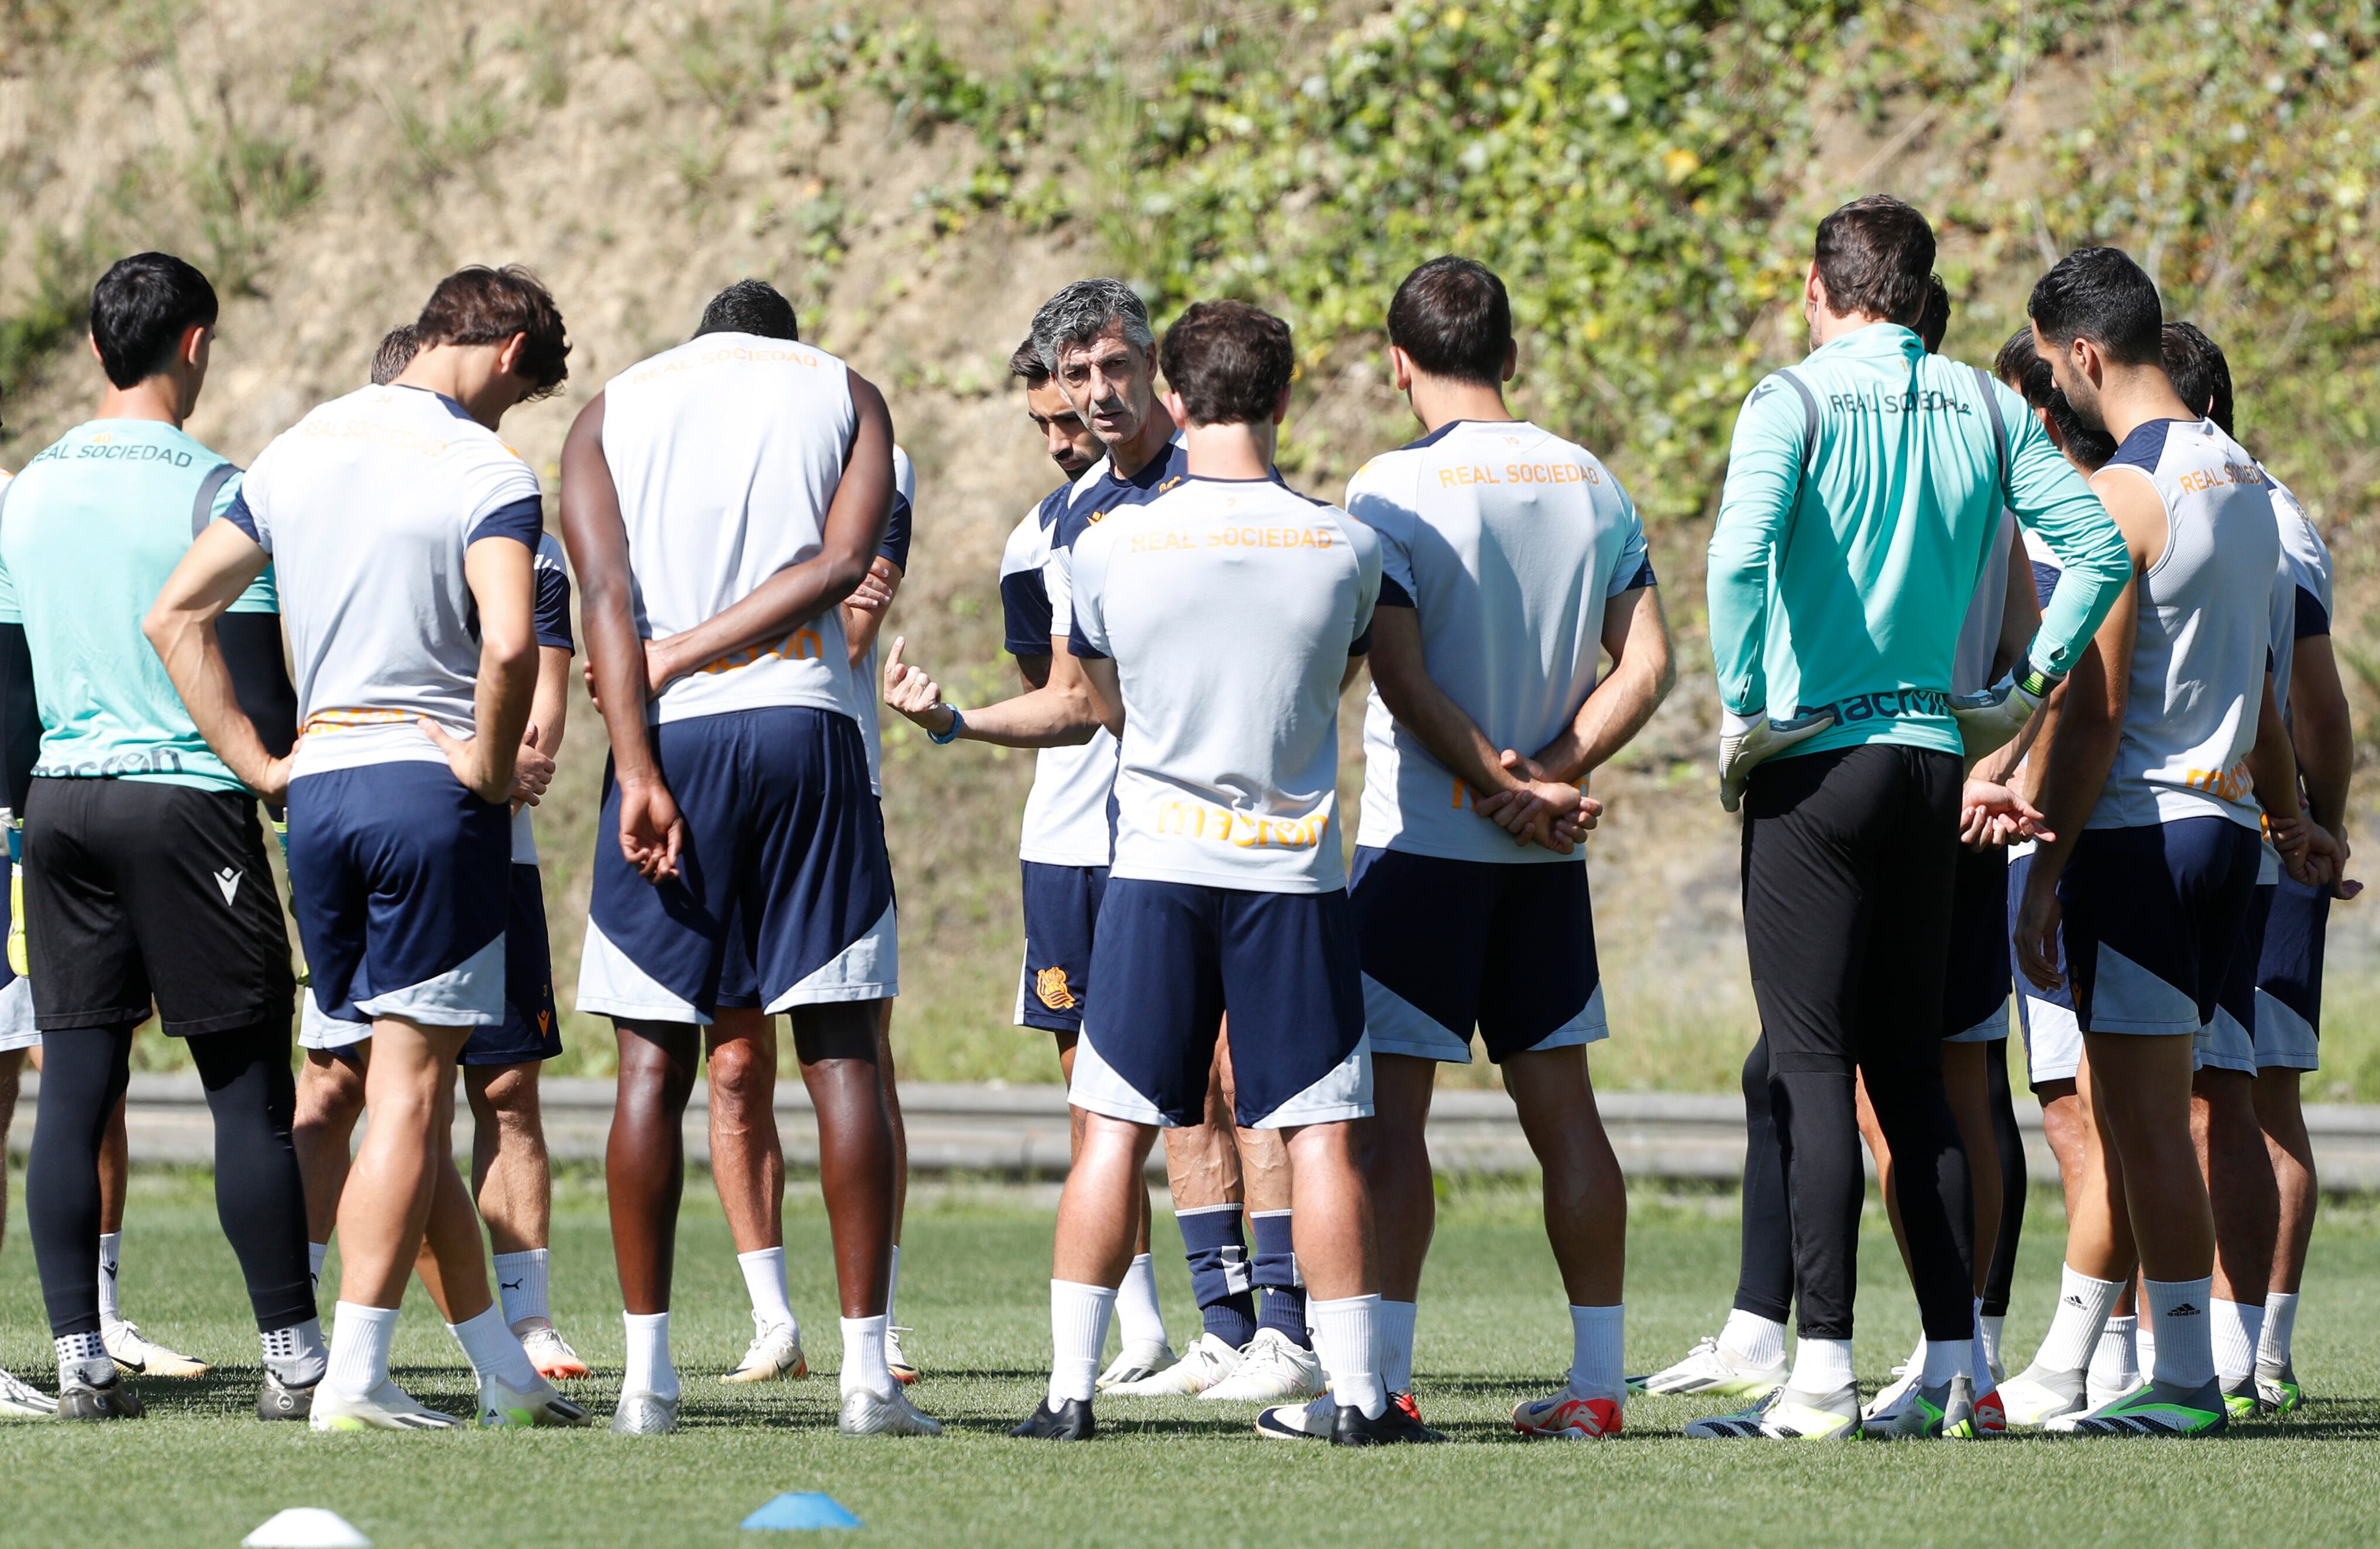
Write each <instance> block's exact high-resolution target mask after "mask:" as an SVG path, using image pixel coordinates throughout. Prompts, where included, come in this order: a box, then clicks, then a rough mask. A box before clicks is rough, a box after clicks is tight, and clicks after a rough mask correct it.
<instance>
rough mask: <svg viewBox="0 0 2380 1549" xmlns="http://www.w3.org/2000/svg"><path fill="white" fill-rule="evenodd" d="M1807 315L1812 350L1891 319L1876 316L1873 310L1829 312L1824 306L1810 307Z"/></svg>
mask: <svg viewBox="0 0 2380 1549" xmlns="http://www.w3.org/2000/svg"><path fill="white" fill-rule="evenodd" d="M1809 315H1810V348H1811V349H1812V350H1813V351H1816V350H1822V349H1824V348H1826V347H1827V346H1828V345H1831V344H1833V343H1834V342H1835V341H1836V340H1837V339H1844V338H1849V337H1850V336H1851V335H1852V334H1853V333H1858V332H1859V331H1860V330H1861V329H1863V328H1874V327H1876V326H1877V325H1878V324H1879V323H1889V322H1891V321H1892V320H1891V319H1890V318H1884V317H1878V316H1876V314H1875V313H1873V312H1830V311H1828V310H1827V309H1826V308H1824V307H1813V308H1811V309H1809Z"/></svg>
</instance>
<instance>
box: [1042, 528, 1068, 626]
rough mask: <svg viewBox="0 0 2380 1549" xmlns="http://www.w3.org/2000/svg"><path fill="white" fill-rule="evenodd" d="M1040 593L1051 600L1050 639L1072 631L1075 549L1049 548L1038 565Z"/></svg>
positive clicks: (1066, 547)
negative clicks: (1048, 553)
mask: <svg viewBox="0 0 2380 1549" xmlns="http://www.w3.org/2000/svg"><path fill="white" fill-rule="evenodd" d="M1041 589H1042V594H1043V595H1044V596H1046V597H1047V598H1048V599H1050V638H1051V639H1052V640H1055V639H1057V638H1058V637H1060V636H1061V635H1073V634H1074V632H1075V549H1074V545H1072V544H1068V545H1066V546H1065V547H1063V548H1060V547H1057V546H1054V545H1053V546H1052V547H1051V548H1050V557H1049V558H1048V559H1046V560H1044V561H1042V562H1041Z"/></svg>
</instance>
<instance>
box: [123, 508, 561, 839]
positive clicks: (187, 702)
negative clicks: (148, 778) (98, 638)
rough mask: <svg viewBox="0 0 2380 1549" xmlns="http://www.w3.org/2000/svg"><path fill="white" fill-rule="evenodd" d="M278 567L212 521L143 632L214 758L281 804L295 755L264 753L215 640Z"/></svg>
mask: <svg viewBox="0 0 2380 1549" xmlns="http://www.w3.org/2000/svg"><path fill="white" fill-rule="evenodd" d="M514 547H516V548H518V547H519V545H517V544H516V545H514ZM269 563H272V556H270V555H268V554H267V553H266V552H265V551H263V549H262V548H261V547H259V546H258V544H257V541H256V539H252V538H250V537H249V536H248V534H246V533H244V532H242V531H240V530H239V528H238V527H237V526H234V525H233V524H232V523H229V522H224V521H216V522H210V523H209V524H208V525H207V527H206V530H205V531H203V532H201V533H200V534H199V536H198V539H197V541H195V542H193V543H192V544H191V545H190V549H189V552H188V553H186V554H184V555H183V556H182V563H179V564H177V565H176V566H175V567H174V574H173V575H169V576H167V577H166V578H165V585H164V588H163V589H162V590H160V591H159V592H158V594H157V600H156V601H155V602H153V603H152V604H151V605H150V608H149V616H148V617H147V618H146V619H145V620H143V621H142V623H141V626H140V627H141V633H142V634H144V635H147V636H148V637H149V644H150V645H151V647H153V648H154V649H155V650H156V652H157V656H158V660H161V661H163V662H164V666H165V675H166V676H167V677H169V678H171V679H173V680H174V692H175V693H176V694H178V695H180V696H182V704H183V706H184V708H187V709H188V711H189V712H190V722H191V724H192V725H194V726H196V727H197V728H198V729H199V735H200V736H202V737H204V738H205V739H206V740H207V745H208V746H209V747H211V748H213V749H214V750H215V756H216V757H218V758H221V759H222V760H223V761H224V767H225V768H228V769H230V770H231V772H232V773H233V774H234V775H236V776H237V777H238V780H239V782H240V783H241V784H243V785H245V786H247V787H248V788H249V790H251V791H253V792H255V793H257V794H258V795H260V796H261V797H263V798H264V799H265V800H266V801H268V802H279V801H281V800H282V799H283V798H284V797H285V795H286V794H287V793H288V790H289V765H290V759H291V757H292V756H293V755H284V756H281V757H278V758H276V757H274V756H273V755H272V754H270V753H268V752H267V751H265V746H264V740H263V739H262V738H261V737H260V736H258V735H257V732H256V723H255V722H254V721H251V720H249V719H248V712H247V711H245V710H243V709H241V708H240V706H239V691H238V690H237V687H235V686H234V684H233V683H232V675H231V666H230V664H229V663H228V662H227V661H225V659H224V650H223V642H222V641H220V640H218V639H217V638H216V637H215V621H216V620H217V619H219V618H221V617H222V616H223V614H224V613H225V611H226V610H228V609H229V608H230V607H231V605H232V604H233V603H235V602H237V601H238V600H239V597H240V594H241V593H242V592H244V591H246V590H247V589H248V586H249V582H251V581H253V580H255V579H256V578H257V577H258V576H259V575H262V574H264V567H265V566H266V565H267V564H269ZM507 777H508V778H509V769H508V770H507Z"/></svg>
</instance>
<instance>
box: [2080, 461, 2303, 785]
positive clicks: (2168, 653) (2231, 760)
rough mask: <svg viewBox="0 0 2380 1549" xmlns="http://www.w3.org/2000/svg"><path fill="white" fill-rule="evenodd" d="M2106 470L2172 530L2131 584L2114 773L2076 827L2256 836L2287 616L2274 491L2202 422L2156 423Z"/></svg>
mask: <svg viewBox="0 0 2380 1549" xmlns="http://www.w3.org/2000/svg"><path fill="white" fill-rule="evenodd" d="M2107 467H2108V468H2112V469H2123V470H2127V471H2126V472H2125V474H2124V477H2126V478H2145V479H2146V480H2147V481H2148V483H2149V485H2150V487H2151V488H2152V489H2154V490H2155V491H2156V494H2157V498H2158V499H2159V500H2160V501H2162V502H2164V504H2165V510H2166V529H2167V530H2166V544H2165V552H2164V554H2163V555H2162V556H2160V557H2159V558H2158V560H2157V563H2155V565H2153V566H2151V567H2150V569H2149V571H2148V572H2147V574H2145V575H2143V576H2142V577H2141V578H2140V583H2139V585H2140V590H2141V602H2140V615H2141V617H2140V633H2139V637H2138V639H2137V640H2136V641H2135V642H2134V644H2133V647H2132V670H2131V688H2130V691H2129V695H2128V697H2127V699H2126V702H2125V706H2124V726H2123V735H2122V738H2121V740H2120V742H2119V744H2118V745H2117V749H2116V761H2115V766H2114V768H2112V769H2110V770H2109V772H2108V775H2107V785H2106V787H2105V788H2104V789H2103V790H2102V791H2101V793H2100V795H2099V803H2098V805H2097V806H2095V807H2094V808H2093V809H2092V812H2091V817H2090V820H2089V821H2088V822H2087V823H2086V824H2085V825H2084V827H2086V828H2092V829H2120V828H2140V827H2145V826H2147V825H2149V824H2153V823H2171V822H2178V821H2180V820H2181V819H2184V818H2189V817H2227V818H2228V819H2230V820H2231V821H2232V822H2234V823H2239V824H2240V825H2242V826H2244V827H2247V828H2251V829H2261V828H2262V827H2263V821H2262V819H2263V808H2262V807H2261V806H2259V805H2258V804H2257V802H2256V798H2255V796H2254V794H2253V792H2252V790H2251V789H2250V782H2249V778H2248V770H2247V764H2246V757H2247V754H2248V751H2249V749H2251V748H2253V746H2254V745H2255V743H2256V719H2257V715H2258V713H2259V711H2260V710H2261V709H2262V708H2263V705H2264V693H2265V672H2266V670H2267V668H2268V667H2269V666H2270V665H2271V663H2272V656H2273V640H2274V637H2275V635H2276V634H2277V633H2279V632H2282V631H2285V630H2286V629H2287V627H2288V617H2287V615H2288V611H2293V610H2294V606H2295V603H2296V592H2295V590H2294V588H2292V587H2289V586H2288V584H2287V583H2288V575H2287V572H2286V571H2284V570H2283V569H2282V567H2281V555H2280V541H2281V540H2280V528H2279V526H2278V524H2277V522H2276V520H2275V518H2274V514H2273V499H2272V487H2271V486H2270V485H2269V484H2268V483H2267V482H2266V481H2265V473H2264V470H2263V469H2262V468H2260V467H2259V466H2257V464H2256V460H2255V459H2254V458H2253V457H2251V456H2249V455H2248V454H2247V453H2246V452H2244V451H2242V450H2241V449H2240V443H2239V442H2235V441H2233V440H2232V439H2231V438H2230V437H2229V436H2227V435H2225V434H2224V433H2223V432H2222V431H2221V430H2218V429H2216V425H2215V422H2214V421H2213V420H2211V419H2199V420H2186V419H2157V420H2151V421H2150V422H2149V423H2147V424H2145V425H2143V426H2141V427H2139V428H2138V429H2136V430H2133V431H2132V433H2131V435H2129V436H2127V437H2125V438H2124V442H2123V444H2122V445H2121V446H2119V447H2118V448H2117V449H2116V455H2115V456H2114V457H2113V458H2112V459H2111V460H2109V462H2108V464H2107ZM2102 471H2105V470H2102Z"/></svg>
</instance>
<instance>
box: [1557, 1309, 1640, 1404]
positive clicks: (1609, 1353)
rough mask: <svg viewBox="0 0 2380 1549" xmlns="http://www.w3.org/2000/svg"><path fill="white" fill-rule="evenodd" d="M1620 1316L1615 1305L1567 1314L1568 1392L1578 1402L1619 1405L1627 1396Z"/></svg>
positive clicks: (1625, 1362) (1574, 1310)
mask: <svg viewBox="0 0 2380 1549" xmlns="http://www.w3.org/2000/svg"><path fill="white" fill-rule="evenodd" d="M1621 1329H1622V1319H1621V1306H1620V1305H1619V1304H1617V1303H1615V1304H1614V1305H1612V1306H1609V1307H1573V1308H1572V1309H1571V1310H1570V1390H1571V1392H1572V1393H1573V1394H1575V1395H1576V1396H1577V1397H1579V1398H1609V1399H1611V1400H1613V1401H1614V1402H1618V1401H1619V1400H1621V1399H1622V1398H1626V1397H1627V1396H1628V1374H1627V1370H1626V1367H1627V1357H1626V1356H1625V1355H1623V1354H1622V1353H1621Z"/></svg>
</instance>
